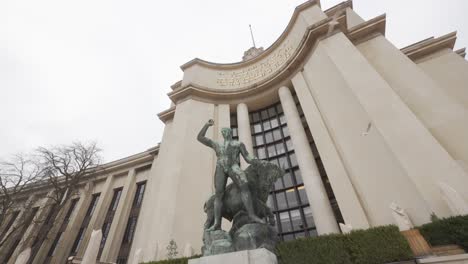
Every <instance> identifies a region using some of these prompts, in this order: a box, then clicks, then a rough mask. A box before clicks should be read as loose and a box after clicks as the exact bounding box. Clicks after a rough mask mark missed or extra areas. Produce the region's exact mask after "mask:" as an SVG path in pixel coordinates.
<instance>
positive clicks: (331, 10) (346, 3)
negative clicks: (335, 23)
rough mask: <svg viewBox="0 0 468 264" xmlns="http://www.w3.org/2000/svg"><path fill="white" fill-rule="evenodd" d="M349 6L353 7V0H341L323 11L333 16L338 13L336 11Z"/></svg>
mask: <svg viewBox="0 0 468 264" xmlns="http://www.w3.org/2000/svg"><path fill="white" fill-rule="evenodd" d="M347 7H349V8H351V9H353V1H352V0H348V1H344V2H341V3H339V4H337V5H335V6H333V7H330V8H329V9H327V10H325V11H323V12H324V13H325V14H326V15H327V16H329V17H332V16H334V15H335V14H336V12H339V11H342V10H343V9H346V8H347Z"/></svg>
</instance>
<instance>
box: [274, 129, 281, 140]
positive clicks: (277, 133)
mask: <svg viewBox="0 0 468 264" xmlns="http://www.w3.org/2000/svg"><path fill="white" fill-rule="evenodd" d="M273 138H274V139H275V141H277V140H280V139H282V138H283V137H282V136H281V132H280V130H279V129H275V130H273Z"/></svg>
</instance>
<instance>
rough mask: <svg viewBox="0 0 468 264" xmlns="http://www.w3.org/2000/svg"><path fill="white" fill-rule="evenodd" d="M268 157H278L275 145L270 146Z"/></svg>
mask: <svg viewBox="0 0 468 264" xmlns="http://www.w3.org/2000/svg"><path fill="white" fill-rule="evenodd" d="M267 149H268V157H270V158H271V157H274V156H276V149H275V145H270V146H268V148H267Z"/></svg>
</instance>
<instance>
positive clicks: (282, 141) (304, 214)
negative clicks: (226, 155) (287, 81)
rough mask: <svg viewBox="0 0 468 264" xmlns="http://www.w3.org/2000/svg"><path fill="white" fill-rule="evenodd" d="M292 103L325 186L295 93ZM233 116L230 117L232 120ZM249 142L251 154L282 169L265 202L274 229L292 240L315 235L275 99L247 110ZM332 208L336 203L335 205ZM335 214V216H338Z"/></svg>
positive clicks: (281, 116) (309, 211)
mask: <svg viewBox="0 0 468 264" xmlns="http://www.w3.org/2000/svg"><path fill="white" fill-rule="evenodd" d="M295 100H296V104H297V107H298V110H299V113H300V115H301V118H302V119H303V125H304V128H305V129H306V133H307V134H308V137H309V140H310V144H311V147H312V149H313V152H314V157H315V159H316V161H317V163H318V165H319V170H320V173H321V176H322V180H323V181H324V184H325V186H326V187H327V183H328V179H327V176H326V173H325V170H324V169H323V166H321V161H320V156H319V155H318V152H317V151H316V148H315V144H314V143H313V138H312V136H311V135H310V131H309V130H308V128H307V123H306V122H305V118H304V115H303V113H302V109H301V107H300V105H299V102H298V100H297V98H296V97H295ZM231 120H232V121H231V122H232V127H233V128H236V127H237V124H236V122H235V120H236V118H235V117H231ZM233 120H234V121H233ZM250 122H251V132H252V142H253V148H254V155H255V156H257V157H258V158H259V159H262V160H267V161H270V162H273V163H276V164H277V165H278V166H280V167H281V168H283V169H284V170H285V172H286V174H285V175H284V177H282V178H281V179H278V181H276V182H275V184H274V188H273V190H272V191H271V193H270V195H269V197H268V201H267V204H268V206H269V207H270V208H272V209H273V213H274V215H275V219H276V229H277V231H278V235H279V236H280V239H281V240H292V239H295V238H299V237H304V236H316V235H317V231H316V228H315V224H314V219H313V217H312V210H311V208H310V205H309V202H308V198H307V193H306V190H305V188H304V183H303V181H302V176H301V171H300V169H299V166H298V164H297V159H296V154H295V152H294V147H293V144H292V141H291V137H290V135H289V130H288V126H287V123H286V118H285V116H284V113H283V109H282V108H281V104H280V103H277V104H274V105H271V106H269V107H267V108H264V109H261V110H258V111H254V112H251V113H250ZM327 191H329V198H330V201H331V204H332V205H333V204H335V205H336V202H334V201H335V200H334V196H333V192H332V191H331V188H330V186H329V184H328V187H327ZM336 209H338V207H337V206H336ZM335 213H338V214H339V217H337V219H339V218H341V214H340V213H339V210H338V212H335Z"/></svg>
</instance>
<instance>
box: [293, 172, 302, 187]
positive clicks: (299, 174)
mask: <svg viewBox="0 0 468 264" xmlns="http://www.w3.org/2000/svg"><path fill="white" fill-rule="evenodd" d="M294 176H296V183H297V184H298V185H299V184H302V183H303V181H302V174H301V171H300V170H299V169H296V170H294Z"/></svg>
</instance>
